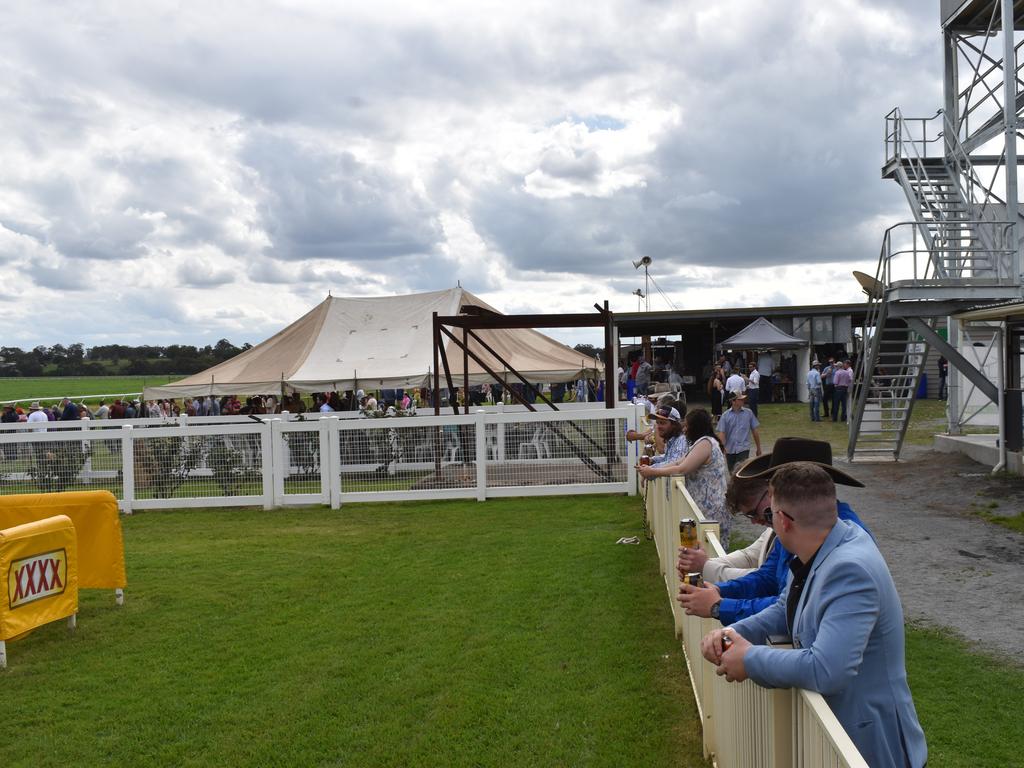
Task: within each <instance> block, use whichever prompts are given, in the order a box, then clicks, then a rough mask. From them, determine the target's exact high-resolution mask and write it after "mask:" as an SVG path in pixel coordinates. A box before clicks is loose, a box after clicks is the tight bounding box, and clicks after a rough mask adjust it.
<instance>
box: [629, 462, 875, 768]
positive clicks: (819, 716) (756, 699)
mask: <svg viewBox="0 0 1024 768" xmlns="http://www.w3.org/2000/svg"><path fill="white" fill-rule="evenodd" d="M645 509H646V513H647V518H648V522H649V523H650V527H651V532H652V534H653V536H654V542H655V545H656V546H657V549H658V558H659V562H660V564H661V572H662V574H663V576H664V578H665V588H666V590H667V591H668V596H669V604H670V606H671V608H672V615H673V617H674V619H675V628H676V634H677V635H678V636H680V638H681V639H682V644H683V653H684V655H685V656H686V664H687V668H688V669H689V674H690V684H691V686H692V687H693V694H694V698H695V699H696V701H697V711H698V714H699V716H700V719H701V723H702V725H703V727H704V753H705V756H713V757H714V760H715V764H716V765H717V766H718V768H747V767H748V766H754V765H756V766H762V767H763V768H803V767H804V766H806V768H818V767H820V766H835V768H867V763H866V762H865V761H864V759H863V758H862V757H861V755H860V753H859V752H858V751H857V748H856V747H855V746H854V744H853V742H852V741H851V740H850V738H849V736H848V735H847V734H846V731H844V730H843V727H842V726H841V725H840V724H839V721H838V720H836V717H835V715H834V714H833V713H832V710H831V709H830V708H829V706H828V704H827V703H826V702H825V700H824V699H823V698H822V697H821V695H820V694H817V693H813V692H811V691H805V690H800V689H797V690H794V689H771V690H770V689H767V688H762V687H761V686H759V685H757V684H756V683H753V682H751V681H750V680H747V681H744V682H743V683H738V684H737V683H729V682H726V680H725V678H724V677H719V676H718V675H717V674H715V668H714V666H712V665H711V664H710V663H708V662H707V661H706V660H705V659H704V657H703V656H702V655H701V652H700V641H701V638H703V637H704V635H705V634H707V633H708V632H710V631H711V630H712V629H714V628H715V627H718V626H720V625H719V623H718V621H717V620H715V619H702V618H699V617H696V616H687V615H686V613H685V612H684V611H683V609H682V607H681V606H680V605H679V603H678V602H676V595H677V594H678V592H679V574H678V573H677V572H676V557H677V553H678V549H679V520H680V519H682V518H685V517H689V518H692V519H694V520H696V521H697V534H698V539H699V540H700V542H701V546H703V547H704V549H706V550H707V552H708V554H709V555H710V556H712V557H715V556H720V555H723V554H725V552H724V550H723V549H722V545H721V543H720V541H719V538H718V534H719V526H718V523H716V522H713V521H708V520H706V519H705V518H704V516H703V515H702V514H701V511H700V509H699V508H698V507H697V505H696V503H695V502H694V501H693V498H692V497H691V496H690V494H689V493H688V492H687V491H686V484H685V481H684V480H683V479H681V478H654V479H653V480H648V481H647V483H646V485H645Z"/></svg>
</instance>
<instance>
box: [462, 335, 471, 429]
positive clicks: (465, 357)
mask: <svg viewBox="0 0 1024 768" xmlns="http://www.w3.org/2000/svg"><path fill="white" fill-rule="evenodd" d="M467 333H468V331H467V330H466V326H462V412H463V413H464V414H466V415H469V342H468V341H467V339H466V334H467Z"/></svg>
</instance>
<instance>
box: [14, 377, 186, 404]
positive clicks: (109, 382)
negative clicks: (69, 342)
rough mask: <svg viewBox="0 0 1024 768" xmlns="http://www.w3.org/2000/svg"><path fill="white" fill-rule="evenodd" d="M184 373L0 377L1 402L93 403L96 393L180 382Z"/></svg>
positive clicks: (135, 389) (111, 392)
mask: <svg viewBox="0 0 1024 768" xmlns="http://www.w3.org/2000/svg"><path fill="white" fill-rule="evenodd" d="M180 378H181V376H41V377H38V378H0V402H4V401H8V400H24V401H25V404H26V405H27V404H28V401H29V400H30V399H41V400H46V399H50V400H57V399H59V398H62V397H73V398H75V400H76V402H77V401H78V400H80V399H82V398H83V397H84V399H85V400H86V401H87V402H89V401H91V400H93V399H95V398H94V397H90V396H95V395H110V394H116V395H120V394H125V393H128V392H141V391H142V390H143V389H145V388H146V387H153V386H156V385H158V384H166V383H167V382H169V381H176V380H178V379H180Z"/></svg>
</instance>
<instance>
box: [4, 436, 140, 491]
mask: <svg viewBox="0 0 1024 768" xmlns="http://www.w3.org/2000/svg"><path fill="white" fill-rule="evenodd" d="M83 437H84V438H86V439H83ZM15 440H16V441H15ZM121 469H122V467H121V438H120V435H118V436H117V437H114V438H107V439H101V438H95V437H93V436H92V435H83V436H75V437H74V438H72V437H71V436H69V435H67V434H66V433H62V432H57V431H54V432H45V433H32V434H31V436H29V435H28V434H26V435H25V436H19V437H18V438H11V437H9V436H7V435H0V495H11V494H17V493H55V492H59V491H95V490H108V491H111V492H112V493H113V494H114V495H115V496H117V497H118V498H121V497H122V473H121Z"/></svg>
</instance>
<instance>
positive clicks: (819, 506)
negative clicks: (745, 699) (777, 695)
mask: <svg viewBox="0 0 1024 768" xmlns="http://www.w3.org/2000/svg"><path fill="white" fill-rule="evenodd" d="M770 487H771V494H770V495H771V499H772V509H773V526H774V528H775V532H776V534H777V535H778V537H779V538H780V539H781V540H782V541H783V543H784V545H785V546H786V548H787V549H788V550H790V551H792V552H793V553H794V555H795V557H794V559H793V561H792V563H791V564H790V576H789V579H788V583H787V585H786V589H785V591H784V592H783V593H782V595H781V596H780V597H779V599H778V600H776V601H775V602H774V603H773V604H772V605H771V606H770V607H769V608H768V609H766V610H764V611H761V612H760V613H758V614H757V615H756V616H751V617H750V618H747V619H744V620H743V621H740V622H738V623H736V624H734V625H733V626H732V627H729V628H728V629H716V630H713V631H712V632H709V633H708V634H707V635H706V636H705V637H704V639H703V641H702V642H701V653H702V654H703V655H704V657H705V658H706V659H707V660H708V661H710V662H711V663H713V664H715V665H716V666H717V667H718V669H717V672H718V674H720V675H724V676H725V678H726V680H729V681H730V682H738V681H743V680H746V679H747V678H749V679H751V680H753V681H754V682H755V683H757V684H758V685H761V686H763V687H766V688H804V689H807V690H811V691H816V692H818V693H820V694H821V695H822V696H824V697H825V701H826V702H827V703H828V705H829V707H830V708H831V709H832V712H833V713H834V714H835V716H836V719H837V720H838V721H839V723H840V724H841V725H842V726H843V728H844V730H845V731H846V733H847V735H848V736H849V737H850V739H851V740H852V741H853V743H854V745H855V746H856V747H857V750H858V751H859V752H860V754H861V756H863V758H864V760H865V761H866V763H867V764H868V765H870V766H872V768H905V767H906V766H909V767H910V768H921V766H923V765H925V763H926V762H927V759H928V746H927V744H926V743H925V737H924V731H923V730H922V729H921V725H920V723H919V722H918V719H917V712H916V710H915V708H914V700H913V698H912V697H911V693H910V687H909V685H908V684H907V671H906V661H905V653H906V652H905V645H904V626H903V609H902V607H901V606H900V598H899V594H897V592H896V585H895V584H894V583H893V579H892V575H891V574H890V573H889V569H888V567H887V566H886V564H885V558H883V557H882V553H881V552H879V551H878V547H877V546H875V542H874V540H873V539H872V538H871V536H870V535H868V534H867V533H866V532H865V531H864V530H863V529H861V528H860V527H858V526H856V525H851V524H850V523H849V522H847V521H845V520H840V519H838V518H837V516H836V503H837V502H836V494H835V490H836V489H835V484H834V482H833V480H832V478H831V477H830V476H829V473H828V472H826V471H825V469H824V468H823V467H821V466H818V465H815V464H812V463H807V462H797V463H793V464H788V465H785V466H783V467H781V468H779V469H778V471H777V472H776V473H775V474H774V476H773V477H772V479H771V485H770ZM779 635H782V636H789V637H791V638H792V643H793V647H792V648H772V647H768V646H767V642H768V639H769V638H770V637H774V636H779ZM725 636H727V637H728V638H729V640H730V646H729V648H727V649H726V648H725V647H723V644H722V639H723V637H725Z"/></svg>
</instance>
